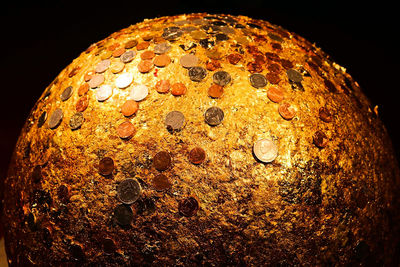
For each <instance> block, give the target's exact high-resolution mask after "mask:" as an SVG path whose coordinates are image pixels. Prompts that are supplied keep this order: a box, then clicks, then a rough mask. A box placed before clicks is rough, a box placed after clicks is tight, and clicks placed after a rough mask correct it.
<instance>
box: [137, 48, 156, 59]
mask: <svg viewBox="0 0 400 267" xmlns="http://www.w3.org/2000/svg"><path fill="white" fill-rule="evenodd" d="M155 56H156V54H155V53H154V52H153V51H151V50H146V51H144V52H143V53H142V54H140V58H141V59H143V60H148V59H153V57H155Z"/></svg>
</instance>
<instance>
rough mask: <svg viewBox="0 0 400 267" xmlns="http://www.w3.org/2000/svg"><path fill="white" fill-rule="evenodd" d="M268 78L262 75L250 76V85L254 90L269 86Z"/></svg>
mask: <svg viewBox="0 0 400 267" xmlns="http://www.w3.org/2000/svg"><path fill="white" fill-rule="evenodd" d="M267 83H268V82H267V78H265V76H264V75H262V74H261V73H254V74H251V75H250V84H251V86H253V87H254V88H262V87H265V86H266V85H267Z"/></svg>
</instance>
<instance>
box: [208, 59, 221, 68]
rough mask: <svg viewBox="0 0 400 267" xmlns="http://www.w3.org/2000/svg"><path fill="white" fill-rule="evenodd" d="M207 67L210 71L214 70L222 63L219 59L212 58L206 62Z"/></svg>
mask: <svg viewBox="0 0 400 267" xmlns="http://www.w3.org/2000/svg"><path fill="white" fill-rule="evenodd" d="M206 68H207V69H208V70H209V71H214V70H216V69H218V68H221V63H220V62H219V61H218V60H215V59H211V60H210V61H208V62H207V63H206Z"/></svg>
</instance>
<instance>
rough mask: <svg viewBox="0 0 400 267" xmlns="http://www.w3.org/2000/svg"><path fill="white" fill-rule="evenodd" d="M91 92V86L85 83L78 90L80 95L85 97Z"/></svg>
mask: <svg viewBox="0 0 400 267" xmlns="http://www.w3.org/2000/svg"><path fill="white" fill-rule="evenodd" d="M88 91H89V84H87V83H84V84H82V85H81V86H80V87H79V89H78V95H79V96H83V95H85V94H86V93H87V92H88Z"/></svg>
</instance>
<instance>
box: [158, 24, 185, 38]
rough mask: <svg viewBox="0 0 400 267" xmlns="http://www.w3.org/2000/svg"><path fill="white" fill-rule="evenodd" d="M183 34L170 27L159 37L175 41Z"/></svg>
mask: <svg viewBox="0 0 400 267" xmlns="http://www.w3.org/2000/svg"><path fill="white" fill-rule="evenodd" d="M182 34H183V31H182V30H181V29H180V28H179V27H176V26H172V27H168V28H165V29H164V32H163V34H162V35H161V36H162V38H164V39H165V40H169V41H171V40H176V39H178V38H179V37H181V36H182Z"/></svg>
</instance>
